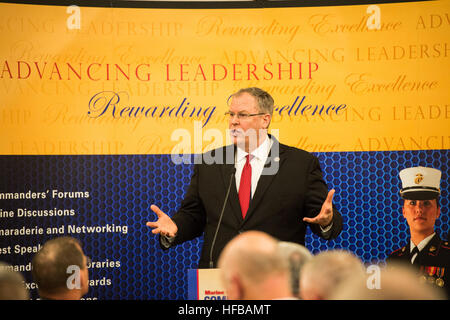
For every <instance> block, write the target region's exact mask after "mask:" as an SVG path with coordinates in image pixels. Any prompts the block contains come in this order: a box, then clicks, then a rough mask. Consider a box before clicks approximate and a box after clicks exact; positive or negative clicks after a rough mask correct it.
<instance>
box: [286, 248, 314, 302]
mask: <svg viewBox="0 0 450 320" xmlns="http://www.w3.org/2000/svg"><path fill="white" fill-rule="evenodd" d="M278 250H279V253H280V255H281V257H282V258H283V259H285V260H286V261H287V263H288V265H289V270H290V285H291V291H292V295H293V296H295V297H299V294H300V292H299V284H300V273H301V270H302V268H303V265H304V264H305V263H306V262H307V261H309V260H310V259H311V258H312V257H313V255H312V254H311V252H309V250H308V249H307V248H306V247H304V246H302V245H300V244H298V243H294V242H286V241H280V242H279V243H278Z"/></svg>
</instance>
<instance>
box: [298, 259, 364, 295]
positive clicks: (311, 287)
mask: <svg viewBox="0 0 450 320" xmlns="http://www.w3.org/2000/svg"><path fill="white" fill-rule="evenodd" d="M364 276H365V268H364V265H363V263H362V261H361V260H360V259H359V258H358V257H356V256H355V255H354V254H352V253H351V252H348V251H343V250H332V251H324V252H320V253H319V254H317V255H316V256H314V257H313V258H311V259H310V260H309V261H308V262H307V263H306V264H305V265H304V266H303V268H302V272H301V275H300V297H301V298H302V299H304V300H326V299H329V297H330V295H331V294H332V292H333V290H335V288H336V287H337V286H339V285H340V284H341V283H343V282H346V281H348V280H349V279H351V278H354V277H364Z"/></svg>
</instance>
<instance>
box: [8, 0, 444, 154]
mask: <svg viewBox="0 0 450 320" xmlns="http://www.w3.org/2000/svg"><path fill="white" fill-rule="evenodd" d="M449 9H450V5H449V2H448V1H433V2H416V3H403V4H379V5H375V6H367V5H359V6H342V7H312V8H266V9H214V10H212V9H195V10H194V9H124V8H85V7H62V6H60V7H59V6H42V5H21V4H0V36H1V39H2V46H1V48H0V97H1V100H0V101H1V103H0V124H1V127H2V135H1V141H0V154H4V155H22V154H33V155H54V154H169V153H171V152H173V150H176V149H177V148H178V149H179V148H180V140H179V139H177V135H176V134H175V135H174V134H173V133H174V132H175V130H177V129H185V130H187V132H189V133H190V135H191V137H192V143H191V144H190V145H188V147H189V148H190V150H191V152H193V153H194V152H198V151H205V150H207V149H211V148H215V147H219V146H221V145H224V144H225V143H226V140H227V137H226V129H227V125H228V123H227V120H226V118H225V117H224V115H223V114H224V112H225V111H227V109H228V108H227V98H228V97H229V96H230V94H232V93H233V92H235V91H237V90H238V89H240V88H242V87H249V86H258V87H261V88H263V89H265V90H267V91H268V92H269V93H270V94H272V95H273V97H274V99H275V104H276V108H275V110H274V115H273V121H272V123H271V129H276V130H277V136H278V137H279V139H280V141H281V142H282V143H285V144H289V145H292V146H296V147H299V148H302V149H305V150H308V151H320V152H329V151H380V150H418V149H420V150H421V149H449V147H450V130H449V127H450V122H449V119H450V101H449V100H450V99H449V98H450V80H449V77H448V71H449V70H450V60H449V55H450V44H449V36H448V35H449V32H450V13H449V11H450V10H449ZM200 121H201V124H200V125H199V124H198V123H197V122H200ZM217 132H220V133H221V134H222V138H221V137H218V135H217V134H212V133H217ZM211 136H214V137H216V138H215V139H211ZM195 141H197V142H198V141H200V142H201V144H200V146H199V144H198V143H195Z"/></svg>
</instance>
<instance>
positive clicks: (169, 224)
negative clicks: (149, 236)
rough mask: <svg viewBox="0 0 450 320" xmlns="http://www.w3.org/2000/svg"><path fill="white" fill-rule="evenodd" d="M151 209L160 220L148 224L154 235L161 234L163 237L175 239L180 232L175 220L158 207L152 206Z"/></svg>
mask: <svg viewBox="0 0 450 320" xmlns="http://www.w3.org/2000/svg"><path fill="white" fill-rule="evenodd" d="M150 209H152V211H153V212H154V213H156V215H157V216H158V220H156V221H154V222H150V221H149V222H147V226H148V227H150V228H153V230H152V233H153V234H158V233H160V234H161V235H163V236H168V237H175V235H176V234H177V232H178V227H177V225H176V224H175V222H173V220H172V219H171V218H170V217H169V216H168V215H167V214H165V213H164V212H162V211H161V210H160V209H159V208H158V207H157V206H155V205H154V204H152V205H151V206H150Z"/></svg>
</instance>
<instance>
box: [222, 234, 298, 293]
mask: <svg viewBox="0 0 450 320" xmlns="http://www.w3.org/2000/svg"><path fill="white" fill-rule="evenodd" d="M219 268H220V270H221V275H222V281H223V284H224V287H225V290H226V292H227V295H228V299H230V300H271V299H282V298H290V297H292V295H291V290H290V285H289V267H288V265H287V263H286V260H285V259H282V258H281V256H280V254H279V252H278V241H277V240H276V239H275V238H273V237H271V236H270V235H268V234H266V233H263V232H260V231H248V232H244V233H241V234H240V235H238V236H237V237H235V238H234V239H232V240H231V241H230V242H229V243H228V244H227V245H226V246H225V248H224V250H223V251H222V253H221V255H220V257H219Z"/></svg>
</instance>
